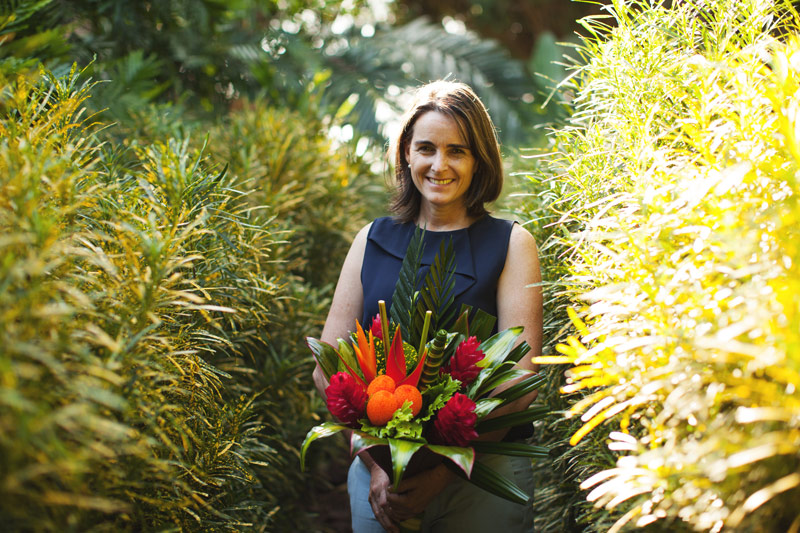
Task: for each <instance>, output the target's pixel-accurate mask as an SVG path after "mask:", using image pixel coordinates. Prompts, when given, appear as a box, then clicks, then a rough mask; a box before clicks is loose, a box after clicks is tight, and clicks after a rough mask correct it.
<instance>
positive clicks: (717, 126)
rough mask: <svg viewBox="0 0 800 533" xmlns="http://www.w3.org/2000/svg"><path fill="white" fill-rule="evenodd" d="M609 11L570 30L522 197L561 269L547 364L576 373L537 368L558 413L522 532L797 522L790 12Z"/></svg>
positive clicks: (794, 78) (627, 4)
mask: <svg viewBox="0 0 800 533" xmlns="http://www.w3.org/2000/svg"><path fill="white" fill-rule="evenodd" d="M608 11H609V12H610V14H611V21H612V24H609V25H605V24H604V23H603V21H602V20H601V19H594V20H589V21H585V24H586V27H587V30H588V33H589V35H590V37H589V38H587V39H586V40H585V41H584V44H583V45H582V47H581V48H580V51H581V53H582V55H583V57H582V60H583V62H584V64H583V66H581V67H579V68H577V69H576V72H575V75H574V77H573V78H572V82H571V83H572V85H570V86H569V87H567V88H568V89H569V90H570V91H571V96H572V102H571V106H572V107H573V110H574V112H573V115H572V117H571V119H570V120H569V122H568V124H567V125H566V126H564V127H562V128H560V129H558V130H556V131H555V132H554V133H553V135H552V137H551V139H552V143H553V145H552V152H551V153H550V154H549V157H547V158H544V159H543V160H542V161H543V163H542V164H541V165H540V166H539V168H538V170H536V171H534V172H532V174H533V177H532V179H531V181H530V184H529V196H528V197H527V198H526V201H525V204H526V205H525V206H523V208H522V209H523V212H524V213H526V218H527V219H528V220H530V224H531V227H532V228H535V230H536V231H537V232H538V233H539V239H540V242H541V241H544V242H543V245H542V251H543V252H542V256H543V265H544V269H545V278H546V279H549V280H558V282H554V283H553V284H552V285H548V286H547V289H548V295H549V304H550V306H551V307H550V309H551V312H552V311H556V312H557V313H558V314H557V316H556V317H555V318H550V321H549V323H548V331H549V332H550V334H551V335H552V336H551V339H552V341H551V345H552V344H553V343H555V342H556V341H559V340H560V341H562V342H563V344H561V345H559V346H558V347H557V349H558V351H560V352H561V353H562V354H563V355H562V356H552V357H550V358H545V359H542V362H550V363H571V364H573V365H574V366H572V367H571V368H569V369H568V370H567V372H566V382H565V383H564V382H563V379H560V375H561V373H562V372H563V371H564V367H563V366H553V367H551V368H550V369H549V370H548V371H550V372H551V375H552V376H553V378H554V380H555V381H556V382H557V383H563V387H562V388H561V392H562V393H563V394H564V396H563V397H561V398H559V397H557V395H555V394H551V395H549V398H548V399H549V401H550V402H551V404H552V405H553V406H554V407H561V408H563V409H565V410H566V411H567V417H566V418H565V419H560V420H553V421H552V424H551V425H550V426H549V427H547V428H542V429H544V430H545V431H544V432H543V438H544V439H546V440H548V439H549V441H550V442H551V443H553V444H556V445H558V446H557V448H556V449H557V450H558V452H559V453H560V456H559V457H558V458H557V459H556V462H555V464H556V469H555V472H556V473H555V475H553V476H551V477H549V478H547V479H546V482H547V484H548V486H547V487H545V488H544V490H543V491H542V492H543V493H544V495H545V498H546V500H545V506H544V507H543V508H542V510H543V513H544V515H543V516H542V518H541V520H540V524H539V525H540V526H541V527H540V528H539V529H537V530H542V531H560V530H563V529H564V516H565V515H571V516H572V517H573V518H574V519H575V520H576V521H577V522H578V523H579V524H581V525H576V524H572V525H570V526H569V527H573V528H576V529H578V528H581V527H582V528H583V529H585V530H592V531H605V530H609V531H617V530H619V529H620V528H622V527H649V528H650V529H655V530H669V531H677V530H682V529H683V530H697V531H721V530H723V529H726V530H735V531H788V530H792V531H796V530H797V529H798V527H800V515H799V514H798V511H797V507H796V505H792V504H793V503H794V502H796V501H797V499H798V496H800V425H799V424H798V421H799V420H800V402H799V401H798V398H799V397H800V396H798V393H797V388H798V387H799V386H800V350H799V348H800V336H798V335H799V334H800V333H799V332H800V313H799V312H798V311H800V308H798V300H797V298H796V297H795V296H794V295H796V294H797V291H798V280H800V275H798V274H800V272H798V261H800V256H798V253H799V252H800V249H798V245H797V242H798V227H800V226H798V224H797V222H798V213H800V210H798V205H797V194H798V192H800V190H798V183H797V176H798V171H799V170H800V169H799V167H798V165H799V164H800V150H798V138H797V128H796V126H797V120H798V116H797V113H798V111H797V110H798V94H800V62H798V59H797V58H798V57H800V40H798V37H797V34H798V29H800V24H799V22H798V17H797V14H796V13H795V12H794V10H793V9H792V8H791V5H790V4H789V3H788V2H775V3H772V2H733V1H727V0H714V1H709V2H703V3H696V2H684V1H681V2H671V3H662V2H651V1H645V0H630V1H622V0H619V1H615V2H613V3H612V5H610V6H609V7H608ZM570 91H568V92H570ZM567 307H571V308H574V309H575V310H576V311H577V314H574V315H573V317H572V320H570V321H568V320H567V313H566V308H567ZM568 322H571V323H572V327H573V330H572V331H573V333H572V335H570V336H569V337H568V338H565V337H566V334H567V332H568V330H567V328H566V326H567V323H568ZM550 353H552V351H551V352H550ZM578 415H580V419H578ZM567 440H569V441H570V442H569V444H570V445H574V447H570V448H567V445H566V444H567V443H566V441H567ZM590 474H596V475H595V476H593V477H591V479H587V478H589V476H590ZM576 482H580V483H582V484H581V488H582V489H584V490H586V491H589V492H588V493H583V494H581V495H580V498H581V499H582V498H584V497H586V498H587V499H588V500H589V501H590V502H592V503H593V505H594V506H596V507H597V509H600V510H594V511H593V510H591V509H589V508H588V507H587V506H586V504H583V505H581V504H580V503H578V502H577V501H576V500H577V499H576V497H575V493H574V490H575V485H574V484H575V483H576ZM564 506H569V507H571V509H570V511H569V512H566V513H565V512H564Z"/></svg>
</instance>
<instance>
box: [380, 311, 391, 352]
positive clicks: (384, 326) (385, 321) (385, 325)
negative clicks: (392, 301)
mask: <svg viewBox="0 0 800 533" xmlns="http://www.w3.org/2000/svg"><path fill="white" fill-rule="evenodd" d="M378 311H379V312H380V315H381V333H382V334H383V349H384V351H386V353H387V354H388V353H389V352H388V350H389V348H388V346H389V344H390V343H391V342H392V339H390V338H389V318H388V317H387V315H386V302H385V301H384V300H378ZM387 360H388V355H387Z"/></svg>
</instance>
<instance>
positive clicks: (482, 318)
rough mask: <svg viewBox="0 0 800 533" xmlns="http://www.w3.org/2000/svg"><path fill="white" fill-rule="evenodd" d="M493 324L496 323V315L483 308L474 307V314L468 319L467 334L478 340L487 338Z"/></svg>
mask: <svg viewBox="0 0 800 533" xmlns="http://www.w3.org/2000/svg"><path fill="white" fill-rule="evenodd" d="M495 324H497V318H496V317H494V316H492V315H490V314H489V313H487V312H486V311H484V310H483V309H476V310H475V314H474V315H472V317H471V318H470V320H469V334H470V336H474V337H477V338H478V339H479V340H483V339H488V338H489V336H490V335H491V334H492V330H493V329H494V325H495Z"/></svg>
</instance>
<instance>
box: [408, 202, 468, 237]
mask: <svg viewBox="0 0 800 533" xmlns="http://www.w3.org/2000/svg"><path fill="white" fill-rule="evenodd" d="M473 222H475V219H474V218H473V217H470V216H469V215H467V210H466V209H465V208H463V207H462V208H460V209H435V208H432V207H428V208H427V209H426V208H425V206H423V207H421V208H420V211H419V216H417V220H416V223H417V226H419V227H420V228H425V229H427V230H429V231H453V230H457V229H464V228H468V227H469V226H471V225H472V223H473Z"/></svg>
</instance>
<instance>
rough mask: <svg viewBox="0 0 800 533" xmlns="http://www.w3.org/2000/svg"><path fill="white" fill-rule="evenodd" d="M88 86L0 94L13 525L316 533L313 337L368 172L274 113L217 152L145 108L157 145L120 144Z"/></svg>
mask: <svg viewBox="0 0 800 533" xmlns="http://www.w3.org/2000/svg"><path fill="white" fill-rule="evenodd" d="M80 79H81V76H80V75H79V73H75V72H73V73H71V74H70V75H69V76H66V77H63V78H58V77H54V76H52V75H50V74H47V73H42V77H41V78H40V79H39V80H38V81H36V82H30V81H29V80H28V78H26V77H19V78H18V79H16V81H14V82H13V83H10V84H8V85H7V86H6V87H5V89H4V90H3V92H2V97H1V98H0V100H2V101H1V103H0V111H2V113H1V114H0V180H1V181H0V191H1V192H0V228H2V232H3V237H2V238H0V284H2V291H0V317H2V318H0V346H2V347H0V517H2V521H3V524H4V525H5V527H6V528H8V529H9V530H11V531H87V530H92V531H142V530H148V531H149V530H167V529H178V530H190V531H191V530H197V531H199V530H203V531H206V530H230V531H233V530H237V531H238V530H245V529H254V530H265V529H266V530H285V529H286V527H289V526H288V525H290V524H291V527H300V528H301V529H302V528H303V527H304V525H309V524H310V522H309V518H308V516H307V509H304V507H303V504H302V497H301V496H300V495H301V494H302V491H303V490H304V488H305V483H306V480H305V479H304V478H303V477H302V476H301V475H300V473H299V466H298V465H297V451H296V446H297V443H299V442H300V441H301V440H302V434H301V433H300V432H301V431H302V432H303V433H304V432H305V431H306V430H307V428H308V427H310V426H311V425H312V424H313V421H314V420H315V419H316V418H317V417H318V414H317V410H318V407H319V406H318V405H317V403H318V402H317V403H314V402H313V401H312V400H311V396H312V390H313V385H312V384H311V377H310V374H311V368H312V365H313V360H312V359H311V357H310V355H309V354H308V352H307V350H306V349H305V347H304V346H303V344H302V336H305V335H313V334H315V332H316V333H318V328H319V324H320V323H321V321H322V320H323V319H324V311H325V309H326V308H327V304H328V302H329V299H330V295H331V291H332V287H331V284H330V283H329V281H330V280H332V279H335V274H334V269H336V270H338V265H339V264H340V263H341V260H342V257H341V255H342V253H343V250H346V242H347V239H348V238H349V237H350V236H351V235H350V233H351V231H352V228H353V226H354V225H357V224H358V223H363V220H361V221H359V217H361V216H363V215H364V214H365V206H367V205H370V201H369V200H368V199H367V200H365V201H356V202H355V203H354V202H353V200H352V198H353V197H352V196H349V193H348V192H347V191H348V190H350V191H351V192H358V191H361V192H363V191H364V190H365V188H366V184H368V183H369V182H370V180H369V175H368V174H367V173H366V172H365V171H366V168H365V166H364V165H363V164H362V163H360V162H359V161H358V160H356V159H354V158H353V157H352V156H348V155H347V154H348V151H347V149H346V147H342V148H340V149H338V151H337V150H335V149H333V148H332V143H331V141H330V140H328V139H326V138H325V137H324V134H323V133H321V131H322V128H321V125H320V124H318V123H312V122H308V121H301V120H300V119H299V117H297V116H296V115H292V114H290V113H287V112H278V111H274V110H270V109H269V108H267V107H265V106H263V104H253V106H252V107H250V108H248V109H247V110H246V111H242V113H241V114H240V115H233V116H232V117H231V118H230V120H229V122H228V123H226V124H224V125H221V126H219V127H218V128H216V129H213V130H212V131H211V132H210V133H209V134H208V135H207V140H206V142H205V143H204V142H203V138H202V137H201V136H199V135H195V136H192V137H184V138H170V137H163V138H161V139H160V140H156V138H157V137H158V134H157V132H158V131H160V130H162V129H163V128H160V127H155V128H152V127H151V126H150V125H148V124H146V122H147V121H148V120H152V119H153V115H152V114H150V112H147V111H145V112H143V113H142V115H141V116H140V117H139V118H140V120H141V121H143V122H145V124H138V125H132V129H135V130H137V131H152V132H154V137H155V138H153V139H147V138H140V139H137V138H130V137H129V138H124V135H122V136H121V135H120V132H124V131H125V127H117V128H108V127H106V126H104V125H102V124H95V123H94V122H93V120H95V119H93V118H92V117H87V116H86V112H85V102H86V100H87V98H89V97H90V96H91V92H92V90H93V88H92V86H91V85H90V84H88V83H81V82H80V81H79V80H80ZM162 109H163V108H162ZM155 112H158V110H156V111H155ZM246 124H250V125H251V126H253V129H251V130H247V131H245V130H246V126H245V125H246ZM255 125H257V127H256V126H255ZM267 132H268V133H269V135H271V136H272V137H269V138H268V137H267ZM189 133H191V132H189ZM231 134H233V135H234V137H231ZM245 134H251V135H252V137H250V138H248V139H244V138H243V137H242V135H245ZM234 138H235V141H234ZM287 141H288V142H287ZM204 144H205V146H204ZM215 151H217V152H215ZM205 154H209V155H205ZM220 154H221V157H220ZM226 158H229V159H230V163H229V164H228V165H224V164H222V161H224V160H225V159H226ZM280 165H283V167H280ZM280 168H283V169H284V170H279V169H280ZM288 169H302V170H303V171H302V172H298V171H294V170H288ZM362 172H363V174H361V173H362ZM281 176H283V177H284V178H285V179H284V181H280V180H281V179H282V178H281ZM345 176H348V177H349V176H352V179H353V181H354V182H356V183H357V180H356V178H358V179H363V183H364V186H363V187H362V186H361V185H358V186H356V187H352V186H348V184H347V183H346V180H345V179H344V177H345ZM364 178H366V179H364ZM305 198H308V199H310V200H312V201H309V202H303V199H305ZM322 198H326V199H328V201H325V202H322V201H321V199H322ZM377 198H378V197H376V199H377ZM331 235H333V236H335V239H330V242H328V241H325V240H324V239H328V238H329V236H331ZM320 239H323V240H320ZM328 247H329V248H328ZM310 250H315V251H314V252H313V253H312V252H311V251H310ZM327 252H329V253H328V257H329V258H330V262H329V263H320V264H319V265H315V266H309V263H310V261H309V259H310V258H315V257H317V256H315V255H314V254H324V253H327ZM320 266H321V268H318V267H320ZM314 268H318V270H314V271H313V272H314V274H315V275H316V276H317V278H315V279H314V280H313V283H312V281H309V280H307V279H306V276H307V275H308V276H309V277H311V276H310V274H309V273H310V272H312V270H311V269H314ZM320 280H323V281H324V282H325V283H328V284H327V285H323V286H317V285H316V283H317V282H318V281H320Z"/></svg>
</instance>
